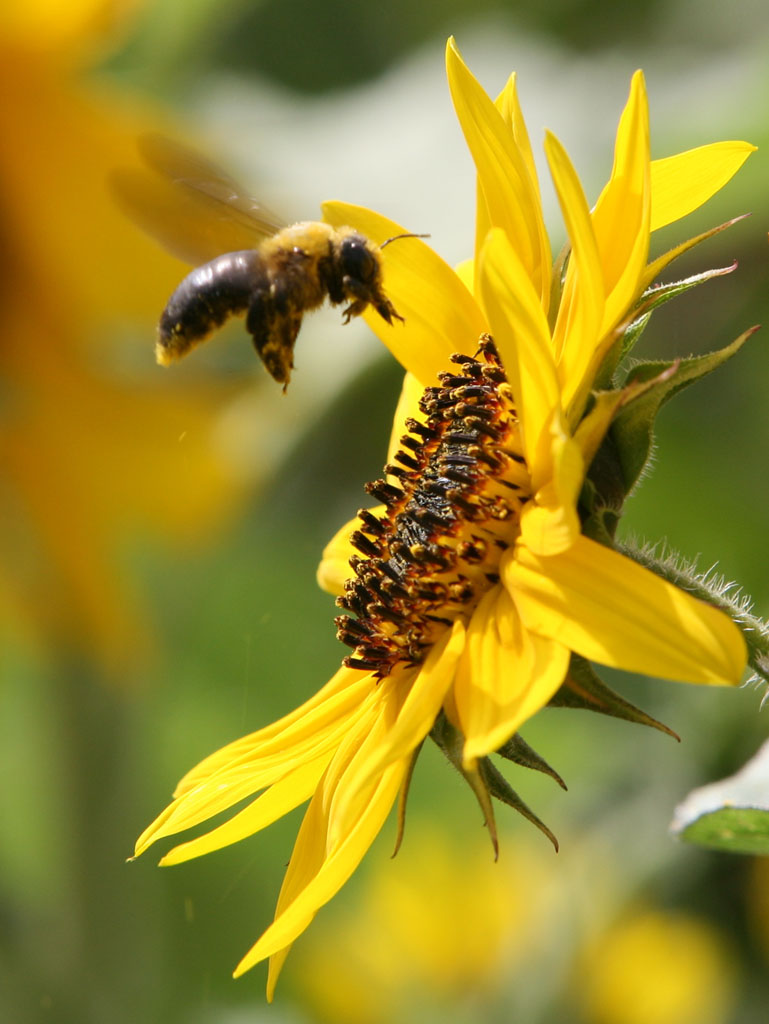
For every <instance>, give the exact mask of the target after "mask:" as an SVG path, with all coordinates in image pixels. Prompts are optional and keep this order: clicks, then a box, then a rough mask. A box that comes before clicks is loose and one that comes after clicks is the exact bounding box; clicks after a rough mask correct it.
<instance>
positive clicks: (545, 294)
mask: <svg viewBox="0 0 769 1024" xmlns="http://www.w3.org/2000/svg"><path fill="white" fill-rule="evenodd" d="M446 71H447V75H448V80H449V89H450V91H451V98H452V100H453V101H454V108H455V110H456V113H457V118H458V119H459V124H460V126H461V128H462V131H463V133H464V136H465V140H466V142H467V146H468V149H469V150H470V153H471V155H472V157H473V160H474V161H475V166H476V170H477V171H478V181H479V186H480V189H481V192H482V194H483V199H484V200H485V207H486V214H487V217H488V220H487V221H485V220H484V219H481V224H482V225H483V227H484V228H485V224H486V223H488V224H489V225H491V227H496V228H501V229H502V231H504V232H505V234H506V235H507V237H508V239H509V241H510V244H511V245H512V246H513V247H514V248H515V249H516V252H517V255H518V258H519V260H520V262H521V264H522V265H523V267H524V268H525V270H526V274H527V276H528V278H529V280H530V281H531V282H532V286H533V288H534V290H535V292H536V293H537V296H538V299H539V302H540V305H541V306H542V308H544V309H546V308H547V305H548V302H549V287H550V249H549V246H548V245H547V235H546V232H545V228H544V224H543V221H542V211H541V206H540V202H539V195H538V192H537V188H536V186H535V185H534V184H533V182H532V180H531V176H530V174H529V168H528V166H527V163H526V159H525V157H524V156H523V154H522V153H521V151H520V149H519V148H518V146H517V145H516V141H515V138H514V136H513V133H512V131H511V130H510V128H509V127H508V125H506V124H505V121H504V119H503V117H502V115H501V114H500V112H499V110H497V108H496V106H495V105H494V103H493V102H492V100H491V98H490V97H489V96H488V95H487V94H486V92H485V91H484V89H483V88H482V87H481V85H480V83H479V82H478V81H477V80H476V79H475V77H474V76H473V75H472V74H471V72H470V70H469V69H468V67H467V66H466V65H465V63H464V62H463V60H462V58H461V56H460V54H459V51H458V49H457V47H456V44H455V42H454V40H453V39H450V40H449V42H448V45H447V47H446ZM484 237H485V236H484ZM483 241H484V238H483V237H476V253H475V255H476V259H477V257H478V255H479V252H480V248H481V247H482V245H483Z"/></svg>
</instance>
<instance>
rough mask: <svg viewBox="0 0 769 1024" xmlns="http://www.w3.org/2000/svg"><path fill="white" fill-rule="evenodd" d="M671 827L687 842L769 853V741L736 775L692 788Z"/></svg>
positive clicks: (739, 851) (738, 850) (676, 811)
mask: <svg viewBox="0 0 769 1024" xmlns="http://www.w3.org/2000/svg"><path fill="white" fill-rule="evenodd" d="M670 830H671V832H672V833H673V835H675V836H677V837H678V838H679V839H683V840H684V841H685V842H687V843H696V844H697V845H699V846H709V847H711V848H713V849H715V850H723V851H725V852H727V853H748V854H763V855H764V856H766V855H769V742H766V743H764V745H763V746H762V747H761V749H760V750H759V752H758V753H757V754H756V756H755V757H754V758H753V759H752V760H750V761H748V763H747V764H746V765H745V766H744V768H742V769H741V771H739V772H737V774H736V775H732V776H730V777H729V778H728V779H722V780H721V781H720V782H714V783H711V784H710V785H709V786H702V787H701V788H700V789H695V790H693V791H692V792H691V793H690V794H689V795H688V796H687V798H686V799H685V800H684V801H683V803H681V804H679V805H678V807H677V808H676V810H675V814H674V817H673V823H672V825H671V826H670Z"/></svg>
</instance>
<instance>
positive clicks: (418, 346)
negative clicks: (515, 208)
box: [322, 202, 487, 387]
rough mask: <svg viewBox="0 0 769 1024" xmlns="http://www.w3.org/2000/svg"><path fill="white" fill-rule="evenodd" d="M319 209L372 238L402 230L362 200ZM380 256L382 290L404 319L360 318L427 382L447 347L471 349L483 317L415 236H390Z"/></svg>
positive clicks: (427, 384) (443, 359)
mask: <svg viewBox="0 0 769 1024" xmlns="http://www.w3.org/2000/svg"><path fill="white" fill-rule="evenodd" d="M322 209H323V219H324V220H325V221H326V222H327V223H328V224H331V225H333V226H334V227H342V226H347V227H352V228H356V229H357V230H358V231H360V232H361V233H362V234H363V235H365V236H366V237H367V238H369V239H371V241H372V242H375V243H377V244H381V243H382V242H384V241H386V240H387V239H388V238H393V237H394V236H395V235H400V234H404V233H406V231H407V229H406V228H404V227H402V226H401V225H400V224H396V223H395V221H392V220H388V219H387V218H386V217H383V216H381V214H378V213H374V212H373V210H367V209H366V208H365V207H363V206H353V205H352V204H350V203H340V202H327V203H323V207H322ZM412 230H413V229H412ZM382 262H383V264H384V291H385V293H386V295H387V297H388V298H389V299H390V301H391V302H392V304H393V306H394V307H395V309H396V310H397V311H398V313H399V314H400V316H402V317H403V318H404V320H405V323H400V322H399V321H395V322H394V323H393V324H392V325H388V324H387V323H385V321H384V320H383V319H382V318H381V316H379V314H378V313H377V312H375V311H374V310H372V309H369V310H368V311H367V312H366V313H364V314H363V318H364V320H365V321H366V323H367V324H368V325H369V327H370V328H371V330H372V331H373V332H374V334H376V336H377V337H378V338H379V339H380V341H382V342H383V343H384V344H385V345H386V346H387V347H388V348H389V349H390V351H391V352H392V354H393V355H394V356H395V358H396V359H397V360H398V361H399V362H400V364H401V365H402V366H403V367H404V368H405V369H406V370H410V371H411V373H413V374H414V376H415V377H417V378H418V379H419V381H420V382H421V384H422V386H423V387H430V386H433V385H435V384H436V383H437V382H436V379H435V378H436V374H437V373H439V372H440V371H441V370H445V369H446V367H447V366H448V362H449V356H450V355H451V353H452V352H474V351H475V350H476V348H477V346H478V339H479V338H480V336H481V334H483V332H484V331H485V330H487V327H486V321H485V320H484V318H483V315H482V313H481V311H480V309H479V308H478V306H477V304H476V302H475V300H474V299H473V297H472V295H471V294H470V292H469V291H468V290H467V288H465V286H464V285H463V284H462V282H461V281H460V280H459V278H458V277H457V275H456V274H455V273H454V271H453V270H452V269H451V267H450V266H449V265H448V263H446V262H444V260H442V259H441V258H440V256H438V254H437V253H436V252H434V251H433V250H432V249H431V248H430V247H429V246H428V245H426V244H425V242H423V241H422V240H421V239H419V238H404V239H401V240H399V241H397V242H393V243H392V244H391V245H388V247H387V248H386V249H385V250H384V252H383V254H382Z"/></svg>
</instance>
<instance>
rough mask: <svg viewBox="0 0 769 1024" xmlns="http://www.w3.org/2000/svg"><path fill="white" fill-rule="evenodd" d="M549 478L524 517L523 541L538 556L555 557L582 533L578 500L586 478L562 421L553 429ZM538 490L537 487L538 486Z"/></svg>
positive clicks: (524, 510)
mask: <svg viewBox="0 0 769 1024" xmlns="http://www.w3.org/2000/svg"><path fill="white" fill-rule="evenodd" d="M550 435H551V461H550V467H549V468H550V477H549V479H548V480H547V481H546V482H545V483H544V485H542V486H540V487H539V488H538V489H537V491H536V493H535V495H534V501H531V502H528V503H527V504H526V505H525V506H524V508H523V511H522V513H521V537H522V538H523V541H524V543H525V544H526V546H527V547H528V548H530V549H531V550H532V551H534V552H536V554H538V555H556V554H558V553H559V552H561V551H565V550H566V548H569V547H571V545H572V544H573V543H574V541H575V539H576V538H577V537H578V536H579V533H580V529H581V526H580V521H579V516H578V515H577V496H578V495H579V491H580V488H581V487H582V481H583V479H584V476H585V463H584V460H583V458H582V453H581V451H580V448H579V446H578V445H577V444H576V443H575V442H574V440H573V439H572V438H571V437H569V436H568V435H567V434H566V433H565V432H564V430H563V426H562V424H561V421H560V417H557V416H556V417H554V418H553V422H552V425H551V429H550ZM535 486H536V484H535Z"/></svg>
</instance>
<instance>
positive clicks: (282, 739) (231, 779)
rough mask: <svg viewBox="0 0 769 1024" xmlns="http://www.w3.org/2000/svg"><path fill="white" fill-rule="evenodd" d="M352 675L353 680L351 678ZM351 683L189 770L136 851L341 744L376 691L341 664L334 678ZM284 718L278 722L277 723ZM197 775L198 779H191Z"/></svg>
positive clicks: (364, 678)
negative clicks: (277, 726) (179, 790)
mask: <svg viewBox="0 0 769 1024" xmlns="http://www.w3.org/2000/svg"><path fill="white" fill-rule="evenodd" d="M351 679H352V680H353V682H352V683H350V682H349V680H351ZM339 680H344V681H346V682H347V685H346V686H345V687H344V688H342V689H338V688H337V689H335V690H334V689H332V691H331V692H330V695H329V693H328V692H327V690H328V687H324V688H323V690H321V691H320V693H321V694H324V693H325V694H326V696H325V698H324V699H323V700H320V701H319V700H318V697H319V696H320V695H319V694H316V695H315V697H314V698H313V699H312V700H310V701H307V702H306V703H305V704H304V705H302V707H301V708H299V709H297V711H295V712H293V713H292V714H291V715H287V716H286V717H285V718H284V719H282V720H281V721H282V722H284V723H288V724H287V725H286V726H285V727H284V728H283V729H279V730H276V729H275V727H274V726H271V727H269V728H267V729H264V730H260V731H259V732H257V733H253V734H252V735H251V736H246V737H244V738H243V739H241V740H238V741H236V742H235V743H233V744H229V745H228V746H227V747H224V748H223V749H222V750H220V751H217V752H216V753H215V754H212V755H211V756H210V757H207V758H206V759H205V760H204V761H203V762H201V764H200V765H198V766H197V768H195V769H193V771H192V772H191V773H189V776H186V777H185V786H184V787H183V788H182V790H181V795H179V796H178V797H176V799H175V800H173V801H172V802H171V803H170V804H169V805H168V807H166V809H165V810H164V811H163V812H162V813H161V814H159V815H158V817H157V818H156V819H155V821H153V822H152V824H151V825H150V826H149V827H148V828H147V829H145V831H144V832H143V833H142V835H141V836H140V837H139V839H138V840H137V842H136V850H135V856H137V857H138V856H139V855H140V854H141V853H143V852H144V850H146V849H147V847H148V846H150V845H151V844H152V843H154V842H156V841H157V840H158V839H161V838H163V837H165V836H169V835H174V834H175V833H177V832H181V831H183V830H184V829H187V828H191V827H193V826H194V825H198V824H200V822H202V821H205V820H206V819H208V818H211V817H213V815H215V814H218V813H219V812H220V811H223V810H227V809H228V808H229V807H232V806H233V805H234V804H236V803H238V802H239V801H240V800H243V799H244V798H245V797H247V796H250V795H252V794H253V793H256V792H257V791H258V790H260V789H264V788H265V787H267V786H270V785H273V784H274V783H277V782H279V781H280V780H281V779H283V778H285V777H286V776H287V775H288V774H289V773H290V772H291V771H292V770H293V768H294V767H295V766H296V765H297V764H300V763H302V762H304V761H307V760H313V759H315V758H320V757H322V756H324V755H325V754H326V752H328V751H333V750H334V749H335V747H336V746H338V744H339V742H340V739H341V738H343V737H344V736H345V734H347V733H348V732H349V730H350V728H351V727H352V726H353V725H354V724H355V722H356V721H357V720H358V719H359V718H360V717H361V715H362V714H363V713H364V712H365V710H366V700H367V698H368V699H370V698H371V696H372V694H374V695H375V694H376V688H375V683H374V677H373V675H372V674H371V673H361V672H359V671H356V670H354V669H346V668H345V669H340V671H339V672H338V673H337V675H336V676H335V677H334V679H333V680H332V683H334V684H335V685H336V686H337V687H338V686H339ZM279 724H280V723H275V725H279ZM193 778H194V780H195V783H194V785H192V784H191V780H192V779H193Z"/></svg>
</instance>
